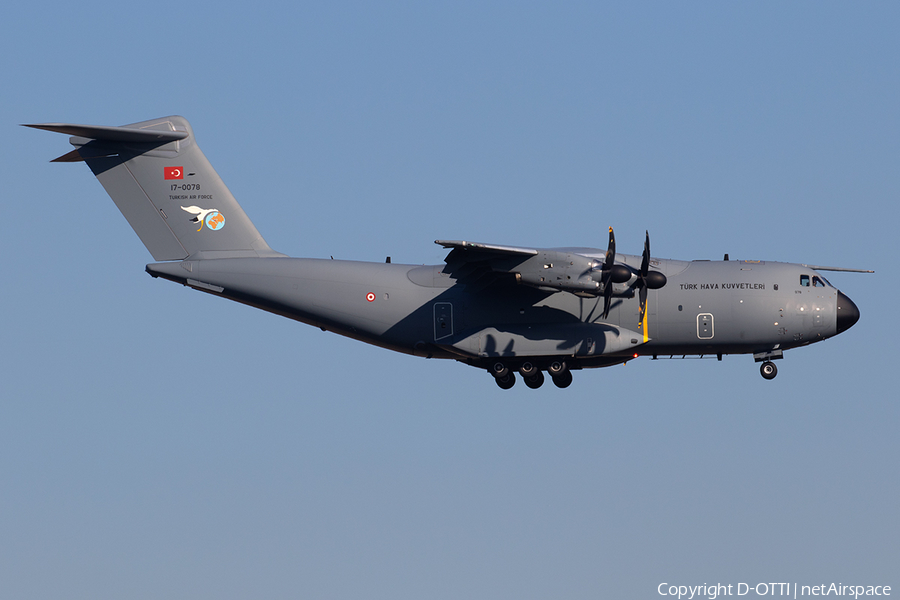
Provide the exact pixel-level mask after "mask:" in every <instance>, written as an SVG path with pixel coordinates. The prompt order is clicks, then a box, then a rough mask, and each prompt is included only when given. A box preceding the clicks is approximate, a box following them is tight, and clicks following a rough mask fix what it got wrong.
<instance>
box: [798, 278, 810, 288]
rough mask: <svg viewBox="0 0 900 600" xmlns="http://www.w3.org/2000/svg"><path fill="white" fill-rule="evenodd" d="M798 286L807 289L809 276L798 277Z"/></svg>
mask: <svg viewBox="0 0 900 600" xmlns="http://www.w3.org/2000/svg"><path fill="white" fill-rule="evenodd" d="M800 285H801V286H803V287H809V275H801V276H800Z"/></svg>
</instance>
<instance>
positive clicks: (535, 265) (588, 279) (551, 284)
mask: <svg viewBox="0 0 900 600" xmlns="http://www.w3.org/2000/svg"><path fill="white" fill-rule="evenodd" d="M435 243H436V244H438V245H440V246H443V247H444V248H451V251H450V254H448V255H447V258H445V259H444V262H446V263H447V265H446V266H445V267H444V269H443V272H444V273H447V274H448V275H450V276H451V277H453V278H454V279H456V280H457V281H458V282H459V283H462V284H465V285H466V286H467V287H468V288H469V289H470V290H474V291H477V290H480V289H484V288H486V287H487V286H489V285H491V284H495V283H496V284H516V283H519V284H524V285H529V286H532V287H535V288H538V289H540V290H543V291H548V292H560V291H566V292H572V293H575V294H586V295H591V296H593V295H596V294H597V293H599V289H600V283H599V281H598V279H599V273H600V271H599V270H598V269H599V268H600V267H601V266H602V264H601V263H598V262H597V261H596V260H595V259H593V258H591V257H588V256H584V255H582V254H577V253H574V252H564V251H560V250H548V249H537V248H521V247H517V246H500V245H496V244H481V243H476V242H464V241H447V240H436V241H435Z"/></svg>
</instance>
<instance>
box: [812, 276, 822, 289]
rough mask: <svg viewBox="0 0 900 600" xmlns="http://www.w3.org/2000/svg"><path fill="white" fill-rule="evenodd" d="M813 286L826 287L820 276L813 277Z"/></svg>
mask: <svg viewBox="0 0 900 600" xmlns="http://www.w3.org/2000/svg"><path fill="white" fill-rule="evenodd" d="M813 287H825V283H824V282H823V281H822V280H821V279H819V278H818V277H813Z"/></svg>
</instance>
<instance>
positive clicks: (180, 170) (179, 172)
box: [163, 167, 184, 179]
mask: <svg viewBox="0 0 900 600" xmlns="http://www.w3.org/2000/svg"><path fill="white" fill-rule="evenodd" d="M163 177H164V178H165V179H184V167H165V168H164V169H163Z"/></svg>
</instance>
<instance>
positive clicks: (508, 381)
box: [494, 369, 516, 390]
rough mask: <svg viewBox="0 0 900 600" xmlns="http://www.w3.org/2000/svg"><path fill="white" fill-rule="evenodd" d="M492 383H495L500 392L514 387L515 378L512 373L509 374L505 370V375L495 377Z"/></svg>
mask: <svg viewBox="0 0 900 600" xmlns="http://www.w3.org/2000/svg"><path fill="white" fill-rule="evenodd" d="M494 381H496V382H497V385H499V386H500V389H501V390H508V389H509V388H511V387H512V386H514V385H516V376H515V374H514V373H511V372H510V371H509V370H508V369H507V372H506V375H504V376H502V377H496V378H495V379H494Z"/></svg>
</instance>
